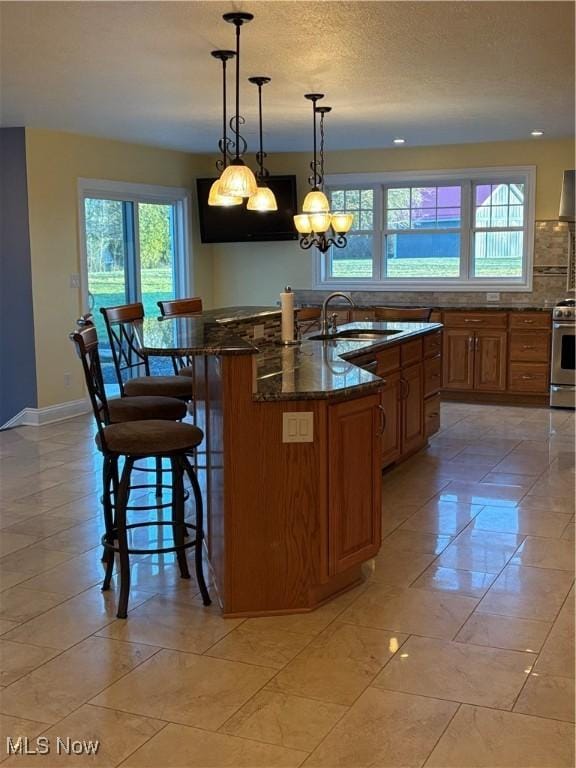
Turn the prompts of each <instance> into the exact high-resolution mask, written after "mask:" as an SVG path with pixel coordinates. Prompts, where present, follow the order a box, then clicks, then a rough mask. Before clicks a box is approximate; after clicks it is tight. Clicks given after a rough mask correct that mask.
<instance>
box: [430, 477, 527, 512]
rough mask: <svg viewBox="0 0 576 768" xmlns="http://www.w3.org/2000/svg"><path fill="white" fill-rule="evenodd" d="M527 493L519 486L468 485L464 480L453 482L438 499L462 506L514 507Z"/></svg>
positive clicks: (443, 490)
mask: <svg viewBox="0 0 576 768" xmlns="http://www.w3.org/2000/svg"><path fill="white" fill-rule="evenodd" d="M525 493H526V491H525V490H524V488H521V487H520V486H519V485H495V484H493V483H467V482H465V481H464V480H452V481H451V482H449V483H448V485H447V486H446V487H445V488H443V489H442V491H441V492H440V493H439V494H438V498H439V499H440V500H441V501H452V502H455V503H460V504H481V505H492V506H499V507H502V506H504V507H510V506H512V507H513V506H515V505H516V503H517V502H518V501H519V500H520V499H521V498H522V496H524V494H525Z"/></svg>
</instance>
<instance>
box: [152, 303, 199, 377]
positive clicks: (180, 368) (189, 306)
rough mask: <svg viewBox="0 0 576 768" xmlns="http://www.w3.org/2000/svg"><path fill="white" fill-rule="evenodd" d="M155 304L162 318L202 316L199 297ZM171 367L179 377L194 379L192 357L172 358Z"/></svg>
mask: <svg viewBox="0 0 576 768" xmlns="http://www.w3.org/2000/svg"><path fill="white" fill-rule="evenodd" d="M156 304H157V305H158V309H159V310H160V314H161V315H162V317H184V316H190V315H200V314H202V299H201V298H200V296H193V297H192V298H189V299H168V300H166V301H157V302H156ZM172 365H173V366H174V373H176V374H178V375H179V376H188V377H189V378H192V379H194V378H195V376H196V365H195V360H194V358H193V357H182V356H177V357H173V358H172Z"/></svg>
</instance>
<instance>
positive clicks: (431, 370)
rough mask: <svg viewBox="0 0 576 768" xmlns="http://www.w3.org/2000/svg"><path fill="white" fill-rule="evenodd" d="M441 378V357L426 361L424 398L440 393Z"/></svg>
mask: <svg viewBox="0 0 576 768" xmlns="http://www.w3.org/2000/svg"><path fill="white" fill-rule="evenodd" d="M441 376H442V359H441V357H440V355H437V356H436V357H430V358H428V359H427V360H424V397H428V395H433V394H434V393H435V392H438V390H439V389H440V379H441Z"/></svg>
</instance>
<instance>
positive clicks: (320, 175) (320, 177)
mask: <svg viewBox="0 0 576 768" xmlns="http://www.w3.org/2000/svg"><path fill="white" fill-rule="evenodd" d="M317 184H318V186H319V187H320V189H321V190H322V191H324V112H321V113H320V172H319V173H318V181H317Z"/></svg>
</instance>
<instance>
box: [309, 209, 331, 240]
mask: <svg viewBox="0 0 576 768" xmlns="http://www.w3.org/2000/svg"><path fill="white" fill-rule="evenodd" d="M330 218H331V217H330V214H329V213H311V214H310V224H311V225H312V231H313V232H318V234H320V235H321V234H322V233H323V232H326V230H327V229H328V227H329V226H330Z"/></svg>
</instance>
